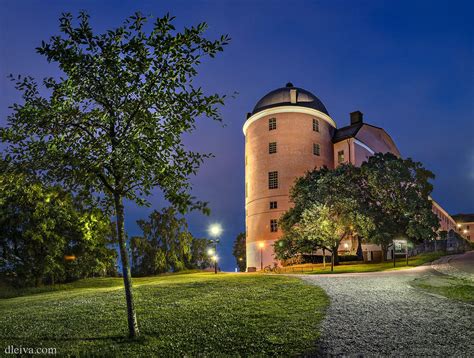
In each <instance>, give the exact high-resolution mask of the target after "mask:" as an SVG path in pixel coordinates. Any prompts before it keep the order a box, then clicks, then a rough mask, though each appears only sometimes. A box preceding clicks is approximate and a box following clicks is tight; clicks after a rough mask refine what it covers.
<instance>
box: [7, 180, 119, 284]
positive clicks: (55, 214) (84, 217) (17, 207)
mask: <svg viewBox="0 0 474 358" xmlns="http://www.w3.org/2000/svg"><path fill="white" fill-rule="evenodd" d="M109 238H110V221H109V220H108V219H107V218H106V217H105V216H104V215H103V214H102V212H101V211H100V210H98V209H95V208H90V207H85V206H84V204H83V202H82V201H81V200H79V198H77V197H76V198H74V197H73V196H72V195H70V194H68V193H66V192H64V190H62V189H61V188H59V187H58V186H54V187H53V186H44V185H43V184H41V183H40V182H39V181H38V180H37V179H36V178H34V177H32V176H29V175H27V174H25V173H3V174H0V273H1V275H2V276H3V277H4V278H6V279H8V280H9V281H11V282H13V283H14V284H15V285H17V286H31V285H36V286H38V285H41V284H43V283H55V282H64V281H70V280H75V279H79V278H84V277H89V276H93V275H101V276H103V275H106V274H113V273H114V272H115V259H116V254H115V250H112V249H110V248H107V244H108V243H109V241H108V240H109ZM65 257H70V258H72V259H71V260H66V259H65Z"/></svg>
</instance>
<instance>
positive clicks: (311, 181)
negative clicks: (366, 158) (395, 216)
mask: <svg viewBox="0 0 474 358" xmlns="http://www.w3.org/2000/svg"><path fill="white" fill-rule="evenodd" d="M361 180H362V177H361V171H360V168H356V167H354V166H352V165H341V166H339V167H337V168H336V169H334V170H329V169H327V168H325V167H323V168H320V169H315V170H312V171H309V172H307V173H306V175H304V176H303V177H301V178H298V179H297V180H296V182H295V185H294V187H293V188H292V189H291V193H290V198H291V200H292V201H293V203H294V206H293V207H292V208H291V209H289V210H288V211H287V212H285V213H284V214H283V215H282V217H281V219H280V224H281V227H282V229H283V237H282V240H284V241H282V242H283V243H282V244H280V241H278V242H277V245H279V247H278V246H275V247H276V248H277V249H276V253H277V256H278V255H281V256H279V257H280V258H288V256H289V255H291V254H295V253H305V252H311V251H314V250H316V249H318V248H323V249H325V250H326V249H327V250H328V251H330V252H331V255H332V260H331V261H332V263H333V265H334V264H336V265H337V264H338V263H339V260H338V255H337V248H338V246H339V243H340V242H341V241H342V240H343V239H346V238H348V237H350V236H353V235H356V234H357V235H358V236H359V235H368V233H369V232H370V229H371V228H372V227H373V222H372V220H370V218H369V217H368V216H367V215H365V214H364V211H363V206H362V202H361V200H360V198H361V197H362V193H361V190H362V189H361V185H360V183H361ZM290 241H291V244H290Z"/></svg>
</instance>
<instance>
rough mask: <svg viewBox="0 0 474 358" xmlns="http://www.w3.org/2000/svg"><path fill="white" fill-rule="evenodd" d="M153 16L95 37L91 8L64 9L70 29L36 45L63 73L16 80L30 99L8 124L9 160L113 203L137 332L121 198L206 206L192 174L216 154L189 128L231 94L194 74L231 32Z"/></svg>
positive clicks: (63, 21)
mask: <svg viewBox="0 0 474 358" xmlns="http://www.w3.org/2000/svg"><path fill="white" fill-rule="evenodd" d="M146 21H147V19H146V18H145V17H143V16H142V15H140V14H139V13H137V14H135V15H133V16H131V17H130V18H128V19H127V20H126V21H125V22H124V24H123V25H122V26H120V27H118V28H116V29H112V30H109V31H106V32H104V33H102V34H98V35H96V34H94V33H93V30H92V28H91V27H90V25H89V17H88V15H87V14H85V13H80V15H79V16H78V22H79V23H78V24H77V25H74V24H73V17H72V15H71V14H63V15H62V16H61V18H60V30H61V33H62V35H61V36H53V37H52V38H51V39H50V41H49V42H43V43H42V44H41V46H40V47H39V48H37V51H38V53H39V54H41V55H44V56H45V57H46V59H47V60H48V61H49V62H53V63H56V64H57V65H58V66H59V68H60V69H61V71H62V72H63V73H64V75H63V76H62V77H61V78H59V79H55V78H46V79H44V80H43V87H44V88H45V91H43V90H42V91H41V92H40V89H39V85H38V84H37V82H36V81H35V80H34V79H32V78H31V77H21V76H18V77H17V78H12V79H13V80H14V81H16V88H17V89H18V90H19V91H20V92H22V94H23V102H24V103H23V104H14V105H13V106H12V109H13V113H12V114H11V115H10V116H9V118H8V127H7V128H2V129H0V134H1V138H2V141H3V142H8V144H9V147H8V151H7V160H11V161H13V162H14V163H16V164H19V165H24V164H28V165H29V166H30V168H32V169H35V170H36V171H37V173H38V174H42V175H43V178H44V179H52V180H55V181H57V182H61V183H62V184H64V185H65V186H68V187H69V188H70V189H72V190H85V191H87V192H93V193H97V194H100V193H102V194H104V195H99V197H100V198H101V199H104V205H105V206H107V207H113V208H114V210H115V215H116V225H117V227H116V233H117V239H118V242H119V247H120V256H121V260H122V268H123V281H124V286H125V296H126V301H127V312H128V325H129V335H130V337H135V336H137V335H138V323H137V318H136V314H135V311H134V306H133V294H132V289H131V286H132V280H131V275H130V265H129V259H128V251H127V248H126V242H125V239H126V238H125V237H126V235H125V229H124V216H125V213H124V205H123V201H124V199H128V200H132V201H134V202H136V203H137V204H145V203H146V202H145V201H144V199H143V198H144V197H146V196H147V195H149V194H151V191H152V189H153V188H155V187H159V188H160V189H162V191H163V192H164V196H165V198H166V199H167V200H168V201H169V202H171V203H172V204H173V205H174V206H176V207H177V208H178V209H179V211H180V212H185V211H187V210H189V209H200V210H203V211H205V212H207V211H208V209H207V207H206V204H205V203H202V202H199V201H196V200H195V198H193V197H192V196H191V195H190V194H189V191H190V189H191V187H190V183H189V177H190V176H191V175H194V174H196V172H197V170H198V168H199V166H200V164H201V163H202V162H203V160H204V159H205V158H207V157H209V156H210V155H209V154H201V153H196V152H190V151H187V150H186V148H185V147H184V145H183V143H182V135H183V134H184V133H190V132H192V131H193V130H194V128H195V126H196V119H197V118H202V117H208V118H211V119H214V120H220V117H219V112H218V108H219V106H220V105H222V104H223V103H224V97H225V96H221V95H219V94H213V95H205V94H203V91H202V90H201V88H200V87H195V86H194V85H193V79H194V77H195V76H196V75H197V69H196V68H197V66H198V65H199V64H200V63H201V61H202V59H203V58H206V57H214V56H215V55H216V54H217V53H218V52H220V51H222V50H223V46H224V45H226V44H227V42H228V40H229V38H228V36H221V37H220V38H219V39H217V40H214V41H213V40H208V39H207V38H205V37H203V33H204V31H205V30H206V27H207V25H206V24H205V23H201V24H199V25H197V26H195V27H190V28H185V29H184V30H183V31H182V32H176V30H175V28H174V26H173V23H172V22H173V18H172V17H171V16H169V15H166V16H164V17H162V18H157V19H156V20H155V21H154V23H153V26H152V29H151V30H152V31H149V32H147V28H146V26H145V24H146ZM42 93H47V94H49V96H47V97H43V96H42Z"/></svg>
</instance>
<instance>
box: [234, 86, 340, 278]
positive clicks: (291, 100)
mask: <svg viewBox="0 0 474 358" xmlns="http://www.w3.org/2000/svg"><path fill="white" fill-rule="evenodd" d="M335 129H336V124H335V122H334V121H333V120H332V118H331V117H330V116H329V114H328V111H327V110H326V107H325V106H324V104H323V103H322V102H321V101H320V100H319V99H318V98H317V97H316V96H315V95H313V94H312V93H311V92H308V91H306V90H304V89H302V88H297V87H294V86H293V84H291V83H288V84H287V85H286V87H283V88H279V89H276V90H274V91H272V92H270V93H268V94H267V95H265V96H264V97H262V99H260V101H258V102H257V104H256V105H255V108H254V109H253V111H252V113H249V114H248V118H247V120H246V122H245V124H244V126H243V132H244V135H245V219H246V234H247V244H246V245H247V267H248V270H249V271H251V270H253V269H255V270H257V271H258V270H260V269H261V268H264V267H265V266H267V265H273V263H274V262H276V261H277V260H276V259H275V258H274V255H273V246H272V245H273V243H274V242H275V240H277V239H278V238H279V237H280V236H281V230H280V229H279V228H278V220H279V218H280V216H281V215H282V213H284V212H285V211H286V210H288V209H289V208H290V205H291V203H290V202H289V191H290V189H291V187H292V185H293V183H294V181H295V179H296V178H298V177H300V176H302V175H304V174H305V172H306V171H308V170H312V169H314V168H315V167H318V168H319V167H321V166H327V167H328V168H333V167H334V153H333V144H332V136H333V134H334V131H335Z"/></svg>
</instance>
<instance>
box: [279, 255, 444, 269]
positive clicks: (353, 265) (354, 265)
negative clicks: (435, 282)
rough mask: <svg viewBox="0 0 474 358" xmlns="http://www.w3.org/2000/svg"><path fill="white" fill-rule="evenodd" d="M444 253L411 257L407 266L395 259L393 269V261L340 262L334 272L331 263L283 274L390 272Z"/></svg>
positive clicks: (312, 265) (296, 266)
mask: <svg viewBox="0 0 474 358" xmlns="http://www.w3.org/2000/svg"><path fill="white" fill-rule="evenodd" d="M444 255H446V253H444V252H441V251H436V252H430V253H425V254H420V255H417V256H412V257H409V258H408V265H407V264H406V259H405V258H397V261H396V264H395V265H396V266H395V267H393V261H387V262H377V263H359V262H357V261H355V262H341V263H340V265H338V266H334V272H331V263H330V262H328V263H327V264H326V268H324V267H323V264H304V265H294V266H289V267H285V268H284V269H283V273H305V274H332V273H357V272H376V271H390V270H403V269H407V268H411V267H416V266H420V265H423V264H425V263H427V262H431V261H434V260H436V259H439V258H440V257H441V256H444Z"/></svg>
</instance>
